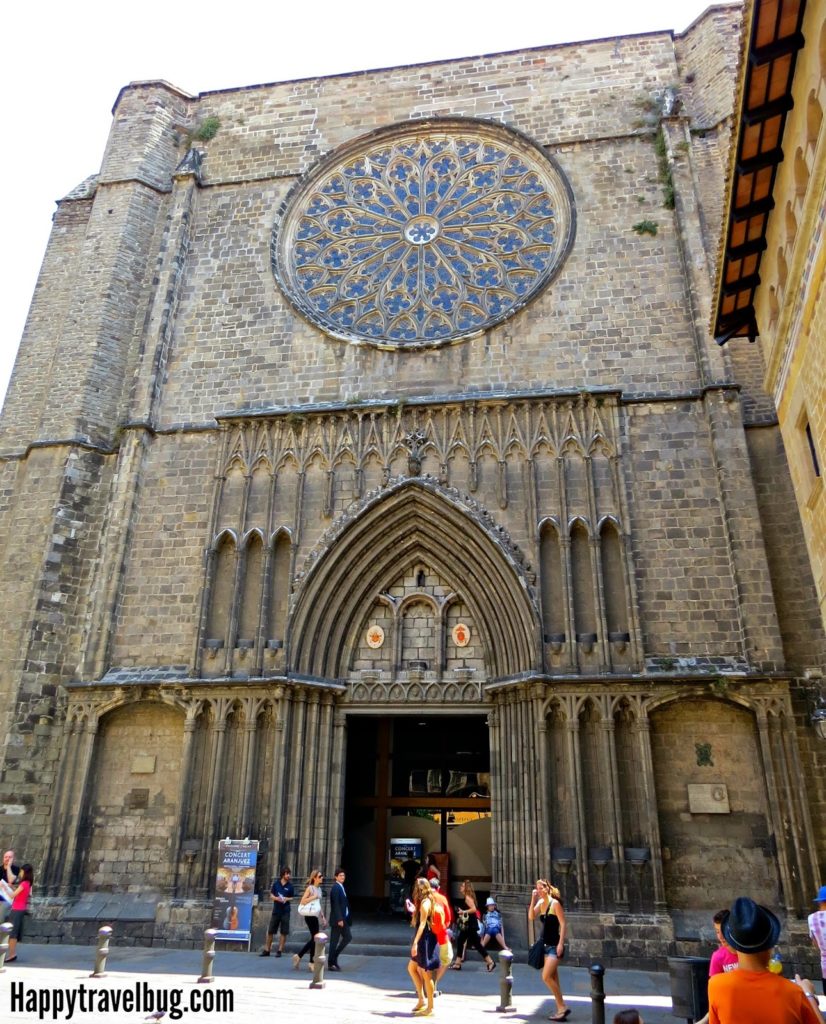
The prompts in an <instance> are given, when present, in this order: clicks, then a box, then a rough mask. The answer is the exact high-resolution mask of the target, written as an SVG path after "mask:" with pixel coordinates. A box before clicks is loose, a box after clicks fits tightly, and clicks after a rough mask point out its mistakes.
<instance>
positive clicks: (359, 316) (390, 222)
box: [274, 121, 574, 348]
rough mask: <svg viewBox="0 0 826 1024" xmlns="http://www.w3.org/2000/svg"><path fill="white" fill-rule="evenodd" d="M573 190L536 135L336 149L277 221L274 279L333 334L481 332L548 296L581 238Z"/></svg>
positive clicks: (439, 135)
mask: <svg viewBox="0 0 826 1024" xmlns="http://www.w3.org/2000/svg"><path fill="white" fill-rule="evenodd" d="M573 225H574V217H573V204H572V200H571V194H570V190H569V188H568V186H567V183H566V181H565V179H564V178H563V176H562V174H561V172H560V170H559V169H558V167H557V166H556V164H555V163H554V162H553V161H552V160H550V159H549V158H548V157H547V156H546V154H545V153H544V152H543V151H542V150H541V149H539V148H538V147H537V146H535V145H534V144H533V143H531V142H529V141H528V140H527V139H525V138H523V137H522V136H520V135H518V134H516V133H515V132H511V131H509V130H507V129H504V128H501V127H498V126H496V125H489V124H486V123H482V122H475V121H454V122H444V121H440V122H429V123H420V124H414V125H409V126H405V127H403V128H394V129H391V130H388V131H384V132H380V133H377V134H376V135H373V136H371V138H370V139H369V140H368V141H364V140H362V141H361V142H360V143H357V144H355V146H352V147H348V148H347V149H346V150H345V151H344V152H343V154H342V152H339V153H335V154H333V155H332V156H331V157H329V158H328V159H327V160H325V161H322V163H321V164H320V165H319V166H317V167H316V168H315V170H314V171H312V172H311V173H310V174H309V176H308V177H306V178H305V179H304V180H303V181H302V182H300V183H299V185H298V187H297V189H296V190H295V191H294V194H293V196H292V197H291V200H290V202H289V203H288V205H287V208H286V210H285V212H284V215H283V217H282V219H281V221H280V223H279V224H278V225H277V226H276V234H275V237H274V263H275V272H276V275H277V277H278V279H279V281H280V282H281V284H282V286H283V288H284V289H285V291H286V292H287V294H288V295H289V297H290V299H291V300H292V302H293V303H294V305H295V306H296V307H297V308H298V310H299V311H300V312H301V313H302V314H303V315H304V316H305V317H307V319H309V320H310V321H311V322H312V323H314V324H316V325H317V326H319V327H320V328H321V329H322V330H324V331H325V332H326V333H328V334H331V335H333V336H334V337H337V338H343V339H346V340H348V341H359V342H369V343H372V344H374V345H379V346H383V347H391V348H397V347H417V346H418V347H420V346H433V345H439V344H444V343H446V342H450V341H455V340H458V339H460V338H467V337H471V336H473V335H475V334H478V333H480V332H481V331H483V330H485V329H486V328H488V327H491V326H493V325H495V324H498V323H501V321H503V320H505V319H506V318H507V317H509V316H512V315H513V314H514V313H515V312H516V311H517V310H519V309H520V308H522V307H523V306H524V305H525V304H526V303H527V302H528V301H529V300H530V299H532V298H533V297H534V296H536V294H537V293H538V292H539V291H541V290H542V289H543V288H544V287H545V286H546V285H547V284H548V282H549V281H550V280H551V279H552V277H553V276H554V274H555V272H556V271H557V270H558V269H559V266H560V265H561V263H562V260H563V259H564V257H565V255H566V253H567V251H568V249H569V248H570V245H571V241H572V238H573Z"/></svg>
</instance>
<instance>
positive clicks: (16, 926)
mask: <svg viewBox="0 0 826 1024" xmlns="http://www.w3.org/2000/svg"><path fill="white" fill-rule="evenodd" d="M25 916H26V911H25V910H10V911H9V921H10V922H11V933H10V934H9V938H10V939H17V940H18V941H19V940H20V939H22V938H23V918H24V917H25Z"/></svg>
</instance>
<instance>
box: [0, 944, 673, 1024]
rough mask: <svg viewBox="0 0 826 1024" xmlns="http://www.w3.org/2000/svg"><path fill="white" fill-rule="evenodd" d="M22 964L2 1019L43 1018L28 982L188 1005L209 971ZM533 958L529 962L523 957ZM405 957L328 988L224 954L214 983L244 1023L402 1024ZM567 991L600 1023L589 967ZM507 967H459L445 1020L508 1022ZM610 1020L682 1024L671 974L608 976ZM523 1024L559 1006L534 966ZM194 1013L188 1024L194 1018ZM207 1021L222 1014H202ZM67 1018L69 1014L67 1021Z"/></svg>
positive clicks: (180, 958) (150, 965) (160, 957)
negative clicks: (34, 1009)
mask: <svg viewBox="0 0 826 1024" xmlns="http://www.w3.org/2000/svg"><path fill="white" fill-rule="evenodd" d="M19 957H20V958H19V960H18V961H17V963H15V964H13V965H10V966H9V967H8V968H7V969H6V971H5V973H4V974H3V975H0V1017H2V1019H3V1020H4V1021H7V1022H10V1021H13V1022H15V1024H18V1022H21V1024H22V1022H34V1021H38V1020H40V1019H52V1018H51V1016H48V1017H44V1018H40V1017H38V1015H37V1013H26V1012H23V1013H18V1012H11V1005H10V998H11V993H10V983H11V982H13V981H15V982H17V981H22V982H24V983H25V985H26V987H27V990H30V989H33V988H38V989H48V990H50V991H55V990H57V989H64V988H77V987H78V986H80V985H81V984H85V985H88V986H89V987H90V988H91V987H95V988H103V987H106V988H110V989H113V988H123V989H128V988H132V987H134V985H135V984H136V983H141V982H147V983H148V984H151V985H152V986H153V987H154V988H157V989H166V990H171V989H173V988H180V989H181V991H182V993H183V994H182V1001H183V1004H184V1005H186V1004H187V1003H188V1000H189V993H190V992H191V991H192V990H193V989H195V988H196V987H197V988H200V989H201V990H203V987H204V986H197V978H198V976H199V974H200V970H201V954H200V953H199V952H197V951H192V950H177V949H175V950H171V949H146V948H130V949H118V948H117V947H114V946H113V948H112V952H111V954H110V956H109V960H108V963H107V977H106V978H105V979H99V980H90V979H89V977H88V975H89V974H90V973H91V971H92V969H93V967H94V962H95V950H94V947H84V946H68V945H29V944H24V945H21V946H20V952H19ZM523 958H524V956H523ZM405 963H406V961H405V957H404V954H403V953H402V954H400V955H398V956H393V957H390V956H364V955H356V956H348V955H347V954H346V953H345V954H344V956H343V957H342V971H341V973H340V974H338V975H336V976H330V977H328V978H327V979H326V984H325V987H324V989H322V990H312V989H310V987H309V984H310V979H311V975H310V973H309V971H308V969H307V967H306V960H305V963H304V964H302V969H301V970H299V971H295V970H294V969H293V967H292V961H291V959H290V957H289V956H284V957H282V958H281V959H276V958H275V957H270V958H269V959H262V958H259V957H258V955H257V954H256V953H255V952H252V953H249V954H247V953H241V952H222V951H219V952H218V954H217V956H216V960H215V979H216V980H215V982H214V983H213V985H212V986H211V987H212V988H214V989H216V990H218V989H231V990H232V991H233V993H234V999H235V1005H234V1011H233V1012H232V1013H230V1014H226V1013H216V1014H215V1015H214V1016H215V1017H216V1019H220V1020H221V1022H222V1024H223V1022H225V1021H241V1020H250V1019H253V1018H258V1019H261V1018H262V1017H263V1016H266V1017H267V1018H270V1017H272V1018H276V1017H277V1019H278V1020H279V1021H280V1022H299V1021H301V1022H305V1021H308V1020H318V1019H324V1020H326V1021H329V1022H331V1024H354V1022H356V1021H363V1020H365V1017H367V1018H369V1019H375V1020H378V1019H381V1018H386V1019H391V1020H392V1019H395V1018H406V1017H410V1016H411V1009H412V1006H413V994H412V989H411V986H410V984H409V982H408V979H407V975H406V972H405ZM561 975H562V984H563V991H564V992H565V993H567V994H568V995H567V996H566V998H567V1000H568V1004H569V1006H570V1007H571V1009H572V1014H571V1018H570V1019H571V1021H589V1022H590V1021H591V1001H590V998H589V996H588V992H589V989H590V980H589V975H588V971H587V970H585V969H583V968H567V967H566V968H562V971H561ZM498 979H499V973H498V970H497V971H496V972H494V973H493V974H490V975H488V974H487V973H486V972H485V970H484V967H483V965H482V963H481V961H478V962H471V963H468V965H466V966H465V967H464V968H463V969H462V971H461V972H458V971H451V972H450V973H449V974H447V975H446V976H445V978H444V981H443V990H444V991H443V995H442V996H440V997H439V999H437V1001H436V1016H437V1017H439V1018H441V1019H442V1020H450V1021H451V1022H453V1024H464V1022H466V1021H467V1022H471V1021H480V1022H482V1021H485V1020H490V1019H491V1016H492V1015H495V1018H494V1019H496V1018H498V1017H499V1016H500V1015H499V1014H497V1013H496V1007H497V1006H498V1004H499V1000H498V994H499V987H498ZM606 992H607V994H608V996H607V1000H606V1019H607V1020H608V1021H609V1022H610V1021H611V1020H612V1019H613V1015H614V1013H616V1012H617V1010H619V1009H622V1008H624V1007H626V1006H637V1007H638V1008H640V1009H641V1010H642V1012H643V1014H644V1018H645V1020H646V1022H649V1024H650V1022H651V1021H654V1022H660V1021H662V1022H665V1021H673V1020H674V1018H673V1017H672V1016H671V1013H670V1010H671V999H670V995H669V982H668V976H667V975H665V974H655V973H653V972H651V973H649V972H645V971H609V972H608V973H607V974H606ZM513 1001H514V1006H515V1008H516V1009H515V1011H514V1012H513V1013H511V1014H508V1017H510V1018H512V1019H514V1020H531V1021H533V1020H545V1019H547V1017H548V1014H549V1013H551V1012H552V1007H553V1004H552V1001H551V999H550V996H549V995H548V993H547V992H546V991H545V990H544V987H543V985H542V982H541V980H540V978H539V973H538V972H537V971H534V970H532V969H531V968H529V967H528V966H527V964H525V963H522V964H517V965H516V966H515V968H514V1000H513ZM145 1016H147V1014H144V1013H132V1014H128V1013H124V1012H118V1013H113V1012H109V1013H89V1014H79V1013H78V1012H75V1015H74V1016H73V1017H72V1020H75V1021H78V1022H79V1024H98V1022H101V1024H102V1022H104V1021H109V1022H112V1021H115V1020H117V1021H124V1020H130V1019H132V1020H135V1021H138V1020H142V1019H143V1018H144V1017H145ZM194 1016H195V1015H194V1014H193V1013H191V1012H187V1013H185V1014H184V1015H183V1017H182V1018H181V1019H182V1020H185V1019H187V1018H189V1019H192V1018H193V1017H194ZM197 1016H199V1017H200V1018H201V1019H204V1018H208V1017H209V1016H212V1014H206V1013H200V1014H198V1015H197ZM58 1019H60V1020H65V1019H66V1017H65V1015H63V1016H61V1017H59V1018H58Z"/></svg>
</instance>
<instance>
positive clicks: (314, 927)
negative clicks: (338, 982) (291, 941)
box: [298, 917, 321, 963]
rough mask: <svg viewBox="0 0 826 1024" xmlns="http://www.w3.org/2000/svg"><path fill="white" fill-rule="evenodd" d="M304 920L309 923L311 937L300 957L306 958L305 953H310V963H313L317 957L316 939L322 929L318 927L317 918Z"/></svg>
mask: <svg viewBox="0 0 826 1024" xmlns="http://www.w3.org/2000/svg"><path fill="white" fill-rule="evenodd" d="M304 920H305V921H306V922H307V927H308V928H309V929H310V937H309V939H307V941H306V942H305V943H304V945H303V946H302V947H301V949H300V950H299V953H298V955H299V956H304V954H305V953H309V954H310V963H312V962H313V957H314V956H315V937H316V935H317V934H318V932H319V931H320V930H321V929H320V928H319V926H318V918H317V917H305V918H304Z"/></svg>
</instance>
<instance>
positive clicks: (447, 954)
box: [439, 941, 453, 967]
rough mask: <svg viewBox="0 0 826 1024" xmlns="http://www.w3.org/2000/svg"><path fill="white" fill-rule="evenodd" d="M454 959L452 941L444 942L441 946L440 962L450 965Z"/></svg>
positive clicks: (443, 965)
mask: <svg viewBox="0 0 826 1024" xmlns="http://www.w3.org/2000/svg"><path fill="white" fill-rule="evenodd" d="M452 959H453V946H451V944H450V942H449V941H448V942H443V943H442V944H441V945H440V946H439V963H440V964H441V965H442V967H448V966H449V965H450V962H451V960H452Z"/></svg>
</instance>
